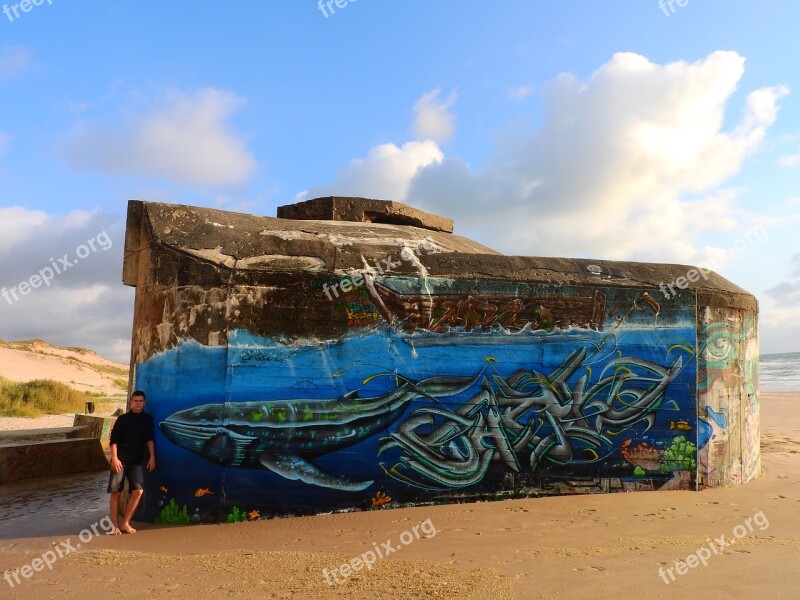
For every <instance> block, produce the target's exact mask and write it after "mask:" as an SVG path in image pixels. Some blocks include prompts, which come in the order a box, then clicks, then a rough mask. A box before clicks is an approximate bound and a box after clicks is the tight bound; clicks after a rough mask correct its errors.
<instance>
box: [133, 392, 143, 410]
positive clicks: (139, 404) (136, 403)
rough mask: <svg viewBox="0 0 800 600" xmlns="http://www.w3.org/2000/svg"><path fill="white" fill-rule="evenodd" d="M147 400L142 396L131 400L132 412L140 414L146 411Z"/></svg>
mask: <svg viewBox="0 0 800 600" xmlns="http://www.w3.org/2000/svg"><path fill="white" fill-rule="evenodd" d="M144 403H145V399H144V398H142V397H141V396H134V397H133V398H131V410H132V411H133V412H135V413H140V412H142V411H143V410H144Z"/></svg>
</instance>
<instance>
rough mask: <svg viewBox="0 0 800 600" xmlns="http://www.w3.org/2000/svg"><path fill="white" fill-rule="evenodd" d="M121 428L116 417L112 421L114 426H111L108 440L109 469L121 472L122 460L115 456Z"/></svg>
mask: <svg viewBox="0 0 800 600" xmlns="http://www.w3.org/2000/svg"><path fill="white" fill-rule="evenodd" d="M121 430H122V425H121V424H120V421H119V419H117V420H116V421H115V422H114V426H113V427H112V428H111V436H109V440H108V447H109V448H110V449H111V470H112V471H114V473H120V472H122V462H121V461H120V460H119V457H118V456H117V444H119V442H120V438H121V437H122V431H121Z"/></svg>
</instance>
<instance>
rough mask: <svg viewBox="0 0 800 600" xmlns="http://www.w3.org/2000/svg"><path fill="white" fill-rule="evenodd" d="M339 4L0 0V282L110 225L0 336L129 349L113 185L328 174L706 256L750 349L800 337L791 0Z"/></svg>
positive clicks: (385, 191) (535, 246) (552, 252)
mask: <svg viewBox="0 0 800 600" xmlns="http://www.w3.org/2000/svg"><path fill="white" fill-rule="evenodd" d="M340 4H343V8H337V7H336V4H332V7H331V8H326V9H325V13H327V17H326V16H325V15H324V14H323V11H322V10H320V9H319V6H318V3H317V2H316V1H314V0H292V1H291V2H290V1H289V0H284V1H282V2H279V1H277V0H271V1H267V2H255V1H252V2H239V3H228V4H222V3H218V2H215V3H211V2H204V1H196V2H191V3H190V2H187V1H175V2H170V3H155V2H140V3H137V4H135V5H134V4H133V3H132V2H116V3H108V2H99V1H98V2H95V1H86V2H81V3H80V4H78V3H76V2H67V1H66V0H52V1H50V0H43V2H42V4H41V5H39V6H34V5H30V6H28V8H29V9H30V10H29V12H24V11H23V10H21V8H20V7H19V5H18V2H16V1H15V2H8V1H5V2H3V1H2V0H0V10H2V8H3V7H4V6H5V7H7V8H8V14H5V13H0V279H1V281H0V286H5V287H6V288H10V287H13V286H15V285H17V284H18V283H19V282H20V281H23V280H28V279H29V277H30V276H31V275H32V274H36V273H37V272H38V271H39V270H41V269H42V268H44V267H47V266H48V265H49V264H51V261H50V259H51V258H54V259H55V255H57V256H59V257H60V256H62V255H63V254H64V253H74V252H75V249H76V248H77V247H78V246H79V245H80V244H82V243H84V242H86V241H87V240H89V239H91V238H96V237H97V236H98V235H99V234H101V233H102V232H106V233H108V236H109V239H110V240H111V241H112V242H113V244H112V246H111V247H110V248H109V249H108V250H103V246H102V245H101V244H99V243H98V244H96V250H92V251H90V252H89V251H87V252H88V253H87V256H86V258H85V259H84V261H83V262H81V263H79V264H75V265H74V266H73V267H72V268H70V269H69V270H67V271H64V272H63V273H61V274H59V275H58V276H57V277H54V278H53V280H52V282H50V285H48V286H45V285H42V286H41V287H39V288H37V289H32V290H28V291H29V293H28V294H26V295H24V296H20V297H19V298H18V299H17V300H14V299H13V298H12V301H11V302H9V301H7V300H3V299H2V298H0V311H2V313H0V337H2V338H4V339H17V338H22V337H43V338H45V339H47V340H48V341H51V342H54V343H61V344H69V345H85V346H88V347H91V348H94V349H96V350H98V351H100V352H103V353H105V354H107V355H109V356H112V357H114V358H117V359H126V357H127V355H128V348H129V339H130V329H131V319H132V316H131V315H132V313H131V310H132V308H131V307H132V299H133V290H131V289H128V288H125V287H124V286H122V284H121V283H120V280H121V263H122V241H123V228H124V218H125V207H126V202H127V200H129V199H133V198H136V199H148V200H154V201H164V202H176V203H184V204H194V205H201V206H213V207H218V208H223V209H228V210H238V211H244V212H252V213H256V214H263V215H269V216H274V214H275V208H276V207H277V206H279V205H282V204H287V203H290V202H292V201H295V200H296V199H299V198H308V197H313V196H316V195H322V194H329V193H337V194H342V195H367V196H372V197H379V198H385V199H395V200H400V201H404V202H407V203H408V204H411V205H414V206H418V207H420V208H423V209H425V210H430V211H432V212H435V213H438V214H442V215H445V216H448V217H451V218H453V219H454V220H455V222H456V231H457V233H460V234H463V235H467V236H470V237H474V238H475V239H477V240H478V241H480V242H482V243H485V244H487V245H489V246H492V247H494V248H496V249H498V250H500V251H502V252H505V253H509V254H524V255H543V256H580V257H589V256H590V257H596V258H607V259H617V260H644V261H657V262H674V263H682V264H699V265H703V266H710V267H713V268H714V269H715V270H717V271H718V272H719V273H720V274H722V275H723V276H725V277H727V278H729V279H730V280H731V281H733V282H734V283H736V284H737V285H740V286H741V287H743V288H745V289H747V290H748V291H750V292H752V293H754V294H756V296H757V297H758V298H759V301H760V303H761V348H762V352H788V351H798V350H800V345H798V342H797V340H798V339H800V325H798V323H800V308H799V307H800V244H798V242H797V239H796V238H797V236H796V235H795V233H794V231H795V229H796V227H797V225H798V222H800V193H799V192H798V184H800V104H799V103H798V99H797V90H798V89H800V82H798V81H797V79H798V78H800V72H798V70H797V69H796V68H794V67H793V63H794V62H796V58H797V56H798V45H799V44H800V42H798V37H797V35H796V23H797V22H798V17H800V5H798V4H797V3H796V2H789V1H788V0H787V1H774V2H770V3H769V4H756V3H753V2H745V1H729V0H726V1H721V0H720V1H716V2H714V1H704V2H700V1H699V0H688V2H686V3H685V6H683V7H681V6H678V5H677V3H676V2H674V3H672V9H671V8H670V7H669V5H668V3H666V2H665V3H664V6H663V8H662V7H660V6H659V2H658V0H635V1H634V0H631V1H628V2H621V1H618V2H611V1H608V2H593V3H590V2H583V1H569V0H559V1H558V2H556V1H552V2H531V1H527V2H523V1H505V2H502V3H489V2H476V1H460V2H454V1H453V2H449V1H448V2H436V3H434V2H422V1H418V0H403V1H400V0H355V1H352V0H351V1H349V2H347V3H343V2H342V0H340ZM15 6H17V9H16V14H15V10H14V7H15ZM332 11H335V12H334V13H333V14H331V12H332ZM9 15H10V16H9ZM103 239H105V238H103Z"/></svg>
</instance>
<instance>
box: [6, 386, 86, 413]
mask: <svg viewBox="0 0 800 600" xmlns="http://www.w3.org/2000/svg"><path fill="white" fill-rule="evenodd" d="M90 399H91V398H90V396H87V395H86V394H84V393H83V392H79V391H77V390H73V389H72V388H71V387H69V386H66V385H64V384H63V383H59V382H57V381H51V380H49V379H37V380H35V381H26V382H23V383H16V382H13V381H9V380H8V379H6V378H4V377H0V416H3V417H39V416H42V415H60V414H63V413H70V412H83V409H84V405H85V403H86V402H87V401H88V400H90Z"/></svg>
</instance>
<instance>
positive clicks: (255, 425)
mask: <svg viewBox="0 0 800 600" xmlns="http://www.w3.org/2000/svg"><path fill="white" fill-rule="evenodd" d="M379 375H392V374H385V373H382V374H379ZM379 375H375V376H373V377H372V378H374V377H377V376H379ZM393 376H394V377H395V378H396V382H397V387H396V389H394V390H393V391H391V392H388V393H386V394H383V395H381V396H377V397H374V398H359V396H358V390H354V391H352V392H349V393H347V394H345V395H344V396H341V397H340V398H334V399H327V398H321V399H306V400H301V399H296V400H263V401H257V402H227V403H220V404H204V405H202V406H196V407H193V408H187V409H185V410H180V411H178V412H175V413H173V414H171V415H170V416H169V417H167V418H166V419H165V420H164V421H162V422H161V423H160V424H159V427H160V428H161V431H162V432H163V433H164V435H165V436H166V437H167V439H169V440H170V441H171V442H173V443H175V444H177V445H178V446H181V447H182V448H185V449H187V450H190V451H192V452H195V453H197V454H199V455H200V456H202V457H203V458H205V459H206V460H208V461H210V462H213V463H216V464H219V465H223V466H231V467H243V468H264V469H269V470H270V471H273V472H274V473H277V474H278V475H281V476H282V477H285V478H286V479H290V480H296V481H302V482H304V483H307V484H310V485H316V486H320V487H326V488H332V489H337V490H343V491H351V492H357V491H361V490H364V489H366V488H368V487H369V486H370V485H372V483H373V482H372V481H350V480H347V479H345V478H342V477H337V476H335V475H332V474H330V473H326V472H325V471H323V470H322V469H320V468H319V467H317V466H316V465H314V464H313V463H311V462H309V460H308V459H309V458H315V457H318V456H321V455H322V454H326V453H328V452H333V451H335V450H340V449H342V448H347V447H348V446H353V445H355V444H358V443H359V442H361V441H363V440H365V439H367V438H369V437H371V436H373V435H375V434H376V433H378V432H381V431H384V430H385V429H386V428H388V427H389V426H390V425H391V424H392V423H394V422H395V421H396V420H397V419H399V418H400V417H401V416H402V414H403V412H405V410H406V407H407V406H408V403H409V402H411V400H413V399H414V398H418V397H427V398H432V399H433V398H441V397H446V396H452V395H455V394H460V393H462V392H464V391H466V390H468V389H469V388H470V387H472V386H473V385H474V384H475V382H476V381H477V379H478V377H475V376H471V377H431V378H428V379H424V380H422V381H419V382H416V383H415V382H413V381H411V380H408V379H406V378H404V377H401V376H399V375H393ZM372 378H370V379H372ZM367 381H369V379H367V380H365V383H366V382H367Z"/></svg>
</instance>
